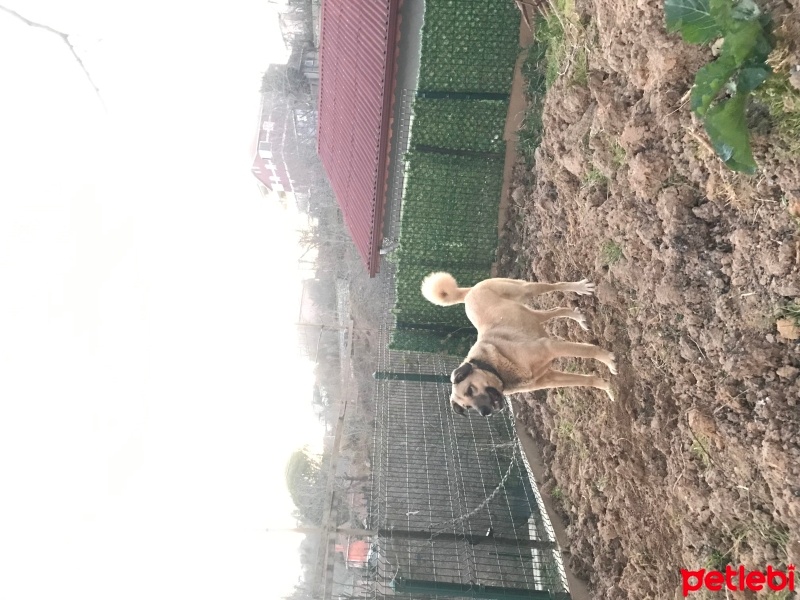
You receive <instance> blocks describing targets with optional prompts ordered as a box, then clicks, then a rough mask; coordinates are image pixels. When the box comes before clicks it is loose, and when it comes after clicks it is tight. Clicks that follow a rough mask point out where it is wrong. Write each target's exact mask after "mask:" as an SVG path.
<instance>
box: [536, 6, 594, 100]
mask: <svg viewBox="0 0 800 600" xmlns="http://www.w3.org/2000/svg"><path fill="white" fill-rule="evenodd" d="M584 33H585V31H584V27H583V25H581V23H580V19H579V18H578V14H577V13H576V12H575V1H574V0H555V1H554V2H552V3H551V4H550V9H549V10H548V11H547V14H546V15H545V16H544V17H543V18H540V19H538V20H537V21H536V31H535V35H536V39H537V40H539V41H540V42H542V43H543V44H544V45H545V59H546V63H547V66H546V69H545V81H546V83H547V87H548V88H549V87H550V86H551V85H553V82H554V81H555V80H556V79H558V78H559V77H560V76H561V75H564V74H566V73H568V72H570V70H571V74H570V81H572V82H573V83H576V84H578V85H586V83H587V81H588V74H589V59H588V55H587V53H586V48H585V47H584V45H583V44H582V43H579V40H580V39H581V38H583V37H585V35H584Z"/></svg>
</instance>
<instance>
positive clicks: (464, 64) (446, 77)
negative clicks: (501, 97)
mask: <svg viewBox="0 0 800 600" xmlns="http://www.w3.org/2000/svg"><path fill="white" fill-rule="evenodd" d="M519 24H520V14H519V11H518V10H517V8H516V6H515V5H514V2H513V1H511V0H426V2H425V24H424V25H423V28H422V51H421V55H420V74H419V89H420V90H426V91H430V90H437V91H450V92H488V93H500V94H508V93H509V92H510V90H511V80H512V78H513V76H514V62H515V60H516V57H517V53H518V51H519V47H518V46H519Z"/></svg>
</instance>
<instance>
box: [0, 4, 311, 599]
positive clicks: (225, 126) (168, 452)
mask: <svg viewBox="0 0 800 600" xmlns="http://www.w3.org/2000/svg"><path fill="white" fill-rule="evenodd" d="M3 4H4V5H6V6H9V7H10V8H14V9H16V10H17V11H19V12H21V13H22V14H24V15H25V16H27V17H28V18H30V19H33V20H38V21H42V22H45V23H47V24H49V25H51V26H52V27H54V28H56V29H60V30H62V31H65V32H68V33H72V34H73V42H74V43H75V45H76V46H77V47H78V50H79V52H80V53H81V56H82V58H83V59H84V61H85V63H86V65H87V67H88V68H89V70H90V72H91V73H92V75H93V77H94V78H95V80H96V82H97V84H98V86H99V87H100V89H101V91H102V93H103V96H104V99H105V102H106V104H107V107H108V114H106V113H105V112H104V111H103V109H102V107H101V105H100V104H99V102H98V100H97V98H96V96H95V93H94V91H93V90H92V88H91V87H90V85H89V83H88V82H87V80H86V79H85V76H84V74H83V73H82V72H81V71H80V69H79V68H78V66H77V64H76V63H75V61H74V59H73V57H72V56H71V55H70V53H69V52H68V49H67V47H66V46H65V45H64V44H63V43H62V42H61V41H60V40H59V39H58V38H56V37H55V36H53V35H52V34H48V33H46V32H43V31H41V30H36V29H32V28H30V27H27V26H25V25H24V24H22V23H21V22H19V21H16V20H14V19H13V18H12V17H10V16H8V15H6V14H5V13H2V12H0V56H2V57H3V58H2V60H1V61H0V81H2V84H0V89H2V93H1V94H0V165H2V167H1V168H0V286H1V287H0V489H2V492H1V493H0V495H1V496H2V499H3V500H2V510H0V598H3V599H6V598H8V599H13V600H22V599H28V598H35V599H45V598H47V599H48V600H49V599H52V598H65V597H73V596H74V597H80V598H81V599H82V600H94V599H103V600H108V599H111V598H113V599H114V600H122V599H127V598H131V599H134V598H135V599H137V600H141V599H142V598H148V599H160V598H170V599H175V598H237V599H241V598H278V597H280V596H281V595H283V594H284V593H286V592H288V591H289V590H290V589H291V586H292V584H293V582H294V581H295V580H296V577H297V574H298V569H299V561H298V558H297V556H296V552H295V548H296V544H297V542H298V541H299V540H298V537H297V536H294V535H291V534H286V535H281V534H275V533H266V532H265V531H264V530H265V528H266V527H281V526H284V527H285V526H292V525H293V521H292V520H291V519H289V518H288V514H289V512H290V510H291V505H290V502H289V500H288V494H287V493H286V491H285V487H284V483H283V469H284V465H285V460H286V458H287V457H288V455H289V454H290V453H291V451H292V450H294V449H295V448H296V447H298V446H300V445H302V444H303V443H304V441H306V440H307V439H312V440H313V439H315V438H318V436H319V435H320V433H319V430H318V429H317V426H316V420H315V419H314V418H313V416H311V409H310V397H311V394H310V389H311V376H310V369H309V367H308V365H307V364H305V363H302V362H300V361H299V360H298V359H297V358H296V357H295V356H296V353H295V349H294V343H295V339H296V334H295V330H294V327H293V323H294V322H295V320H296V318H297V307H298V298H299V293H298V285H297V283H296V278H297V274H296V271H295V268H296V263H295V261H296V258H297V256H299V252H297V251H296V248H295V247H294V245H293V244H294V240H293V237H292V234H291V227H287V226H286V223H285V218H284V215H283V214H282V213H281V211H280V209H278V208H277V206H276V205H275V204H274V203H273V202H271V201H269V200H267V199H264V198H262V197H261V196H260V194H259V193H258V191H257V188H256V185H255V180H254V179H253V177H252V175H251V174H250V171H249V169H250V164H251V158H252V157H251V155H250V144H251V141H252V139H253V135H254V131H255V127H256V126H257V109H258V100H259V97H258V93H257V92H258V87H259V84H260V76H261V73H262V72H263V71H264V70H265V68H266V66H267V64H268V63H269V62H271V61H275V62H279V61H280V60H281V59H282V58H283V56H282V50H281V46H280V44H279V43H277V44H276V42H279V40H278V38H277V35H278V34H277V28H276V24H275V20H274V15H273V14H271V13H270V12H269V4H268V3H267V2H266V0H231V1H229V2H226V3H223V4H220V3H216V4H204V3H198V2H191V3H190V2H188V1H181V0H171V1H165V0H159V1H157V2H156V1H154V0H139V1H138V2H134V3H131V2H122V1H118V0H117V1H111V0H73V1H71V2H64V1H63V0H7V1H5V2H3Z"/></svg>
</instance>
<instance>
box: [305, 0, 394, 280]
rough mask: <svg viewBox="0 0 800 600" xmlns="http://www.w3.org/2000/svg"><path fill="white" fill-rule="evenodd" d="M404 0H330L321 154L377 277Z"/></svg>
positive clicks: (323, 46)
mask: <svg viewBox="0 0 800 600" xmlns="http://www.w3.org/2000/svg"><path fill="white" fill-rule="evenodd" d="M400 3H401V0H324V2H323V4H322V27H321V30H322V31H321V36H320V38H321V41H320V80H319V90H320V92H319V132H318V139H317V151H318V152H319V155H320V158H321V159H322V164H323V165H324V167H325V171H326V172H327V174H328V178H329V179H330V182H331V186H332V187H333V191H334V193H335V194H336V199H337V201H338V202H339V206H340V207H341V209H342V213H343V214H344V221H345V224H346V225H347V228H348V229H349V231H350V235H351V237H352V238H353V241H354V242H355V244H356V247H357V248H358V251H359V253H360V254H361V258H362V259H363V260H364V264H365V265H366V266H367V269H368V270H369V273H370V275H374V274H375V273H377V271H378V262H379V261H378V259H379V251H380V244H381V241H382V238H383V231H382V229H383V211H384V204H385V202H386V191H387V182H388V155H389V143H390V138H391V112H392V106H393V100H394V82H395V80H396V69H395V66H396V61H395V57H396V52H397V48H396V43H397V38H398V34H397V29H398V20H399V19H398V10H399V7H400Z"/></svg>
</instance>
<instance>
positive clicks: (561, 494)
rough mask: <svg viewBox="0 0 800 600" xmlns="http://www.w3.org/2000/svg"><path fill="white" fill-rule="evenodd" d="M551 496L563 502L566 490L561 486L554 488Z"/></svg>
mask: <svg viewBox="0 0 800 600" xmlns="http://www.w3.org/2000/svg"><path fill="white" fill-rule="evenodd" d="M550 497H551V498H552V499H553V500H556V501H557V502H561V501H562V500H564V492H563V491H562V490H561V488H560V487H556V488H553V491H552V492H550Z"/></svg>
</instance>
